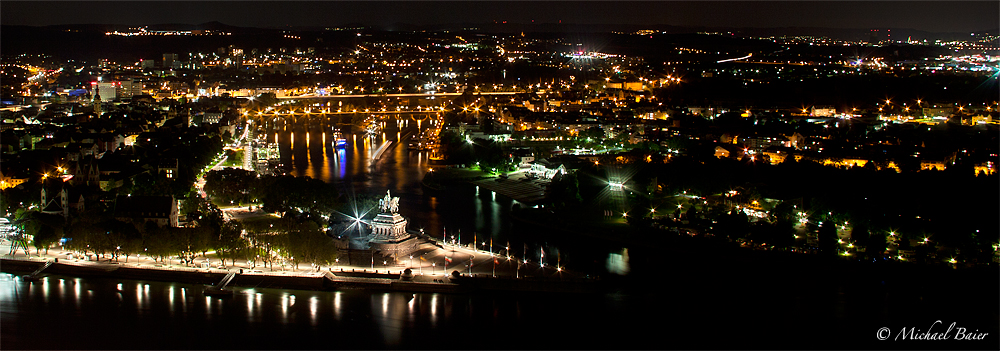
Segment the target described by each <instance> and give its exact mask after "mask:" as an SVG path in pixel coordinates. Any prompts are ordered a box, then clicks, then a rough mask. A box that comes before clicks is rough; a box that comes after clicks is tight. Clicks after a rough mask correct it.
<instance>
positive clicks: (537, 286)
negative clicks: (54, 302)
mask: <svg viewBox="0 0 1000 351" xmlns="http://www.w3.org/2000/svg"><path fill="white" fill-rule="evenodd" d="M43 264H45V261H41V260H23V259H7V258H3V259H0V271H3V272H8V273H15V274H28V273H31V272H33V271H34V270H36V269H38V268H39V267H41V266H42V265H43ZM226 273H227V272H224V271H218V270H215V271H210V270H207V269H176V270H174V269H155V268H142V267H130V266H120V265H116V264H74V263H54V264H53V265H52V266H50V267H49V268H47V269H45V271H43V272H42V274H43V275H44V274H56V275H65V276H73V277H93V278H109V279H129V280H152V281H164V282H178V283H188V284H206V285H208V284H215V283H218V282H219V281H220V280H222V278H223V277H224V276H225V275H226ZM442 278H443V277H442ZM229 285H230V286H237V287H251V288H276V289H300V290H350V289H362V290H380V291H400V292H414V293H417V292H420V293H472V292H491V291H495V292H556V293H592V292H600V291H602V290H604V289H602V284H600V282H599V281H594V280H558V279H542V278H536V279H532V278H521V279H514V278H494V277H489V276H482V275H478V276H459V277H454V276H452V277H449V278H448V279H440V280H436V281H435V282H417V281H401V280H399V274H376V273H370V272H364V273H363V272H321V273H310V274H301V273H292V274H281V273H263V274H262V273H249V272H248V273H245V274H237V275H236V276H235V277H234V278H233V280H232V282H230V284H229Z"/></svg>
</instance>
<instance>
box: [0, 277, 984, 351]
mask: <svg viewBox="0 0 1000 351" xmlns="http://www.w3.org/2000/svg"><path fill="white" fill-rule="evenodd" d="M755 268H761V267H759V266H758V267H755ZM755 268H749V269H747V268H735V269H732V270H731V271H732V272H726V271H722V270H719V271H713V270H698V271H693V270H692V271H689V272H687V273H685V272H683V271H681V270H680V269H677V270H676V271H674V272H673V273H667V274H664V275H659V276H649V277H646V278H645V279H644V280H641V281H638V280H635V281H631V282H622V286H623V289H622V290H621V291H617V292H609V293H603V294H583V295H576V294H545V293H525V294H516V293H515V294H512V293H504V294H486V293H480V294H458V295H453V294H431V293H419V294H411V293H399V292H380V291H366V290H345V291H304V290H279V289H263V288H256V289H254V288H247V287H236V288H234V290H235V292H236V293H235V295H234V296H233V297H229V298H215V297H206V296H205V295H203V294H202V288H203V287H202V286H198V285H193V284H181V283H168V282H154V281H136V280H117V279H108V278H85V279H84V278H73V277H65V276H48V277H45V278H43V280H42V281H39V282H26V281H23V280H21V279H20V278H19V277H15V276H14V275H12V274H9V273H0V327H2V328H0V343H2V345H3V349H5V350H10V349H750V348H783V349H828V348H833V349H847V348H850V349H856V348H862V349H874V348H878V349H996V346H997V340H998V338H997V337H996V335H997V332H998V327H997V323H996V319H997V317H996V311H997V302H996V299H995V297H996V295H995V292H996V290H995V287H990V285H989V284H987V285H985V286H984V285H976V284H971V285H970V284H969V283H968V280H967V279H968V278H969V276H968V275H960V276H959V277H957V278H955V279H951V278H945V279H942V278H941V275H939V274H931V275H929V276H928V279H930V280H931V281H930V282H927V283H912V282H911V283H906V282H904V281H900V282H899V283H896V282H882V281H875V280H871V279H867V278H860V279H846V280H845V279H841V278H836V277H827V278H829V279H818V278H817V277H815V276H813V277H809V276H808V274H809V273H808V272H806V271H802V270H799V271H797V273H799V275H797V276H796V275H787V276H786V274H788V273H790V272H789V271H788V270H787V269H779V270H777V271H776V272H775V273H777V274H780V275H781V276H782V278H775V277H773V276H767V275H762V273H763V272H758V271H756V269H755ZM822 273H827V274H854V275H855V276H857V275H858V274H857V272H841V273H836V272H829V271H826V272H813V274H822ZM703 275H710V276H711V278H708V279H706V278H705V277H703ZM861 275H862V276H864V275H863V274H861ZM758 277H761V278H758ZM804 277H805V278H804ZM984 278H985V277H984ZM993 278H994V279H995V276H994V277H993ZM913 281H919V279H917V280H913ZM938 284H945V285H946V286H947V287H945V288H942V287H940V285H938ZM956 289H957V290H956ZM991 294H992V295H991ZM990 297H992V298H993V299H992V300H991V299H990ZM936 320H942V321H943V322H944V324H945V327H944V328H942V327H940V326H938V327H937V329H938V330H939V331H941V332H943V331H944V329H945V328H947V326H948V325H949V324H951V323H952V322H954V323H957V326H958V327H963V328H967V329H968V331H970V332H971V331H972V330H976V329H978V330H979V331H980V332H986V333H989V335H988V337H987V339H986V340H983V341H959V340H955V333H954V332H953V333H952V336H951V337H952V339H951V340H939V341H934V342H931V341H912V340H891V339H890V340H886V341H879V340H878V339H876V333H877V332H878V330H879V328H882V327H887V328H891V329H892V333H893V334H896V333H898V332H899V331H900V329H901V328H904V327H917V328H921V329H924V330H926V329H927V328H928V327H930V326H932V325H933V324H934V322H935V321H936Z"/></svg>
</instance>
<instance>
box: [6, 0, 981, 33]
mask: <svg viewBox="0 0 1000 351" xmlns="http://www.w3.org/2000/svg"><path fill="white" fill-rule="evenodd" d="M515 4H516V5H515ZM0 6H2V8H3V11H2V13H3V14H2V15H0V16H2V17H0V18H2V23H3V24H5V25H28V26H46V25H67V24H125V25H149V24H165V23H180V24H199V23H206V22H212V21H218V22H222V23H225V24H228V25H233V26H242V27H269V28H276V27H309V26H336V25H344V24H352V23H358V24H363V25H377V26H387V27H388V29H390V30H391V29H392V26H393V25H396V24H413V25H433V24H463V23H467V24H478V23H493V22H497V23H503V22H504V21H507V22H508V23H511V24H514V23H522V24H530V23H536V24H542V23H556V24H558V23H563V24H632V25H671V26H690V27H699V26H700V27H732V28H776V27H826V28H843V29H849V28H850V29H856V28H907V29H915V30H922V31H929V32H964V31H984V30H995V28H996V26H997V23H998V17H997V13H1000V4H998V3H996V2H989V1H961V2H942V1H926V2H925V1H877V2H826V1H793V2H784V1H707V2H689V1H661V2H605V1H593V2H590V1H587V2H569V1H567V2H496V1H472V2H433V1H428V2H423V1H378V2H350V1H344V2H341V1H335V2H300V1H277V2H252V1H181V2H162V1H135V2H129V1H121V2H93V1H72V2H21V1H6V2H4V3H3V5H0ZM123 14H126V15H123Z"/></svg>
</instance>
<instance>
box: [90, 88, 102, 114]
mask: <svg viewBox="0 0 1000 351" xmlns="http://www.w3.org/2000/svg"><path fill="white" fill-rule="evenodd" d="M92 105H93V106H94V114H95V115H97V118H101V87H100V86H95V87H94V102H93V103H92Z"/></svg>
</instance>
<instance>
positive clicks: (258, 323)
mask: <svg viewBox="0 0 1000 351" xmlns="http://www.w3.org/2000/svg"><path fill="white" fill-rule="evenodd" d="M68 285H74V288H73V289H69V288H68ZM118 286H123V287H124V291H120V290H119V288H118ZM203 289H204V287H203V286H201V285H197V284H182V283H165V282H143V281H128V280H113V279H103V278H84V279H80V278H65V277H58V276H49V277H46V279H43V280H42V281H39V282H34V283H32V282H25V281H22V280H20V278H15V277H14V276H13V275H12V274H8V273H0V312H2V316H3V323H4V327H7V326H8V325H18V327H17V329H11V332H15V331H16V333H18V335H24V336H23V337H25V338H31V337H32V335H37V336H40V335H42V334H44V332H43V331H44V330H46V329H45V327H44V325H45V324H44V323H45V322H44V320H55V321H59V323H60V325H61V327H60V329H61V330H66V333H69V334H74V335H75V334H80V335H85V334H88V335H89V334H93V335H101V332H102V331H106V330H108V329H113V330H117V331H118V332H117V333H116V339H119V340H120V341H121V342H122V343H124V344H130V343H132V342H147V341H148V340H147V338H148V337H149V335H150V333H151V331H155V333H156V335H171V334H184V333H194V334H192V336H191V337H192V338H195V339H196V338H198V335H201V334H199V333H205V335H215V334H212V333H219V335H223V334H226V333H239V334H240V335H247V337H241V338H240V340H236V341H232V340H231V341H232V342H234V343H232V344H224V343H223V344H220V345H218V346H225V348H247V347H254V348H260V347H265V346H267V345H265V344H257V343H256V341H254V340H257V339H261V338H267V335H266V334H267V333H265V332H263V330H268V331H271V332H273V333H296V332H301V333H305V332H306V331H316V332H319V331H323V332H324V333H326V332H331V331H335V332H334V333H339V335H341V336H345V337H347V336H350V337H361V338H365V339H366V340H367V341H366V342H367V343H366V344H357V345H353V344H351V345H353V347H352V348H354V347H361V348H371V347H373V346H372V345H375V346H374V347H383V346H385V347H402V346H405V345H409V346H411V347H412V346H417V345H421V344H420V343H421V342H423V341H431V340H440V337H439V336H444V335H446V334H448V333H450V332H452V331H458V330H464V328H473V326H474V323H471V321H473V320H479V321H489V320H493V319H496V318H497V314H496V312H495V310H496V307H495V306H496V305H497V304H498V303H499V304H500V305H507V304H509V303H510V302H509V301H510V299H509V298H507V300H506V302H497V301H494V299H495V297H488V296H481V297H475V296H452V295H442V294H429V293H427V294H424V293H416V294H414V293H402V292H372V291H364V290H347V291H335V292H331V291H300V290H279V289H265V288H252V289H251V288H240V287H235V288H233V289H234V290H235V293H234V294H233V296H232V297H227V298H218V297H209V296H205V295H203V293H202V290H203ZM303 299H304V300H303ZM550 300H558V299H550ZM70 301H72V302H70ZM298 302H306V303H298ZM456 302H457V303H456ZM479 304H485V305H483V306H476V308H473V307H474V305H479ZM557 305H558V304H557ZM480 307H482V308H480ZM511 307H513V306H511ZM556 308H558V307H556ZM501 309H502V308H501ZM541 310H544V309H543V308H539V311H541ZM38 316H45V318H41V319H39V318H38ZM500 317H503V315H502V314H501V316H500ZM510 317H513V316H510ZM526 322H527V321H525V320H519V319H518V318H514V319H509V318H508V319H506V320H498V322H497V323H498V324H503V325H510V326H511V327H513V326H516V325H519V324H521V323H526ZM303 326H305V329H303ZM32 328H38V330H36V331H32V330H31V329H32ZM455 328H458V329H455ZM39 333H41V334H39ZM4 335H5V340H4V341H5V342H7V341H8V339H6V335H7V332H6V331H5V332H4ZM431 335H437V336H434V337H431ZM272 336H273V335H272ZM67 337H73V336H67ZM88 338H89V337H88ZM246 338H249V340H248V339H246ZM43 339H45V338H43ZM48 339H50V341H48V342H50V344H45V343H44V342H43V343H42V344H37V345H35V346H33V347H42V348H59V347H57V346H58V344H56V341H57V340H55V339H51V338H48ZM17 340H18V339H14V341H11V342H12V344H11V347H12V348H20V347H18V346H22V347H23V346H24V345H22V344H19V343H18V342H17ZM258 341H259V340H258ZM92 342H95V343H96V344H87V345H91V346H92V347H96V348H115V347H121V346H120V345H124V344H112V343H111V341H105V340H104V339H94V340H92ZM156 342H157V343H162V344H157V348H178V347H182V346H184V345H183V344H181V342H182V341H181V340H179V339H178V340H173V338H157V339H156ZM221 342H222V341H220V343H221ZM102 343H103V344H102ZM115 345H119V346H115ZM212 345H213V344H211V343H210V344H205V345H199V348H214V347H218V346H212ZM5 346H6V345H5ZM65 347H66V346H65V345H64V346H62V348H65ZM270 347H280V346H279V345H274V346H268V348H270ZM288 347H290V346H285V348H288Z"/></svg>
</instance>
